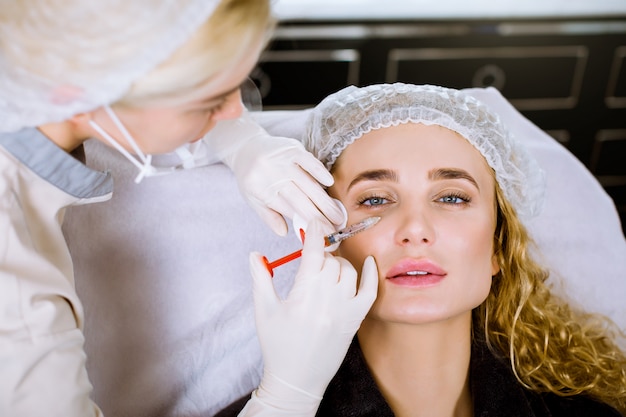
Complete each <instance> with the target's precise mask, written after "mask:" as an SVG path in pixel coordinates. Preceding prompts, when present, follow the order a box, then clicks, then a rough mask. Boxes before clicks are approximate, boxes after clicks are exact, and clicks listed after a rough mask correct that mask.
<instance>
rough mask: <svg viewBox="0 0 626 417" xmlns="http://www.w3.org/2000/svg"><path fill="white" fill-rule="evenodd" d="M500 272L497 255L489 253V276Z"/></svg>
mask: <svg viewBox="0 0 626 417" xmlns="http://www.w3.org/2000/svg"><path fill="white" fill-rule="evenodd" d="M498 272H500V264H498V257H497V256H496V254H495V253H494V254H493V255H491V276H494V275H496V274H497V273H498Z"/></svg>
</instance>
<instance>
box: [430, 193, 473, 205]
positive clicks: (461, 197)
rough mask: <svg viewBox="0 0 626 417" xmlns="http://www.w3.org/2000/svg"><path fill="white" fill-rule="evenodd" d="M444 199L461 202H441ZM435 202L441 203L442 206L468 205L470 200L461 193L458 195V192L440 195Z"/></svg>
mask: <svg viewBox="0 0 626 417" xmlns="http://www.w3.org/2000/svg"><path fill="white" fill-rule="evenodd" d="M444 199H448V200H449V199H457V200H461V202H460V203H459V202H450V201H442V200H444ZM437 201H438V202H440V203H442V204H453V205H454V204H469V203H470V202H471V201H472V198H471V197H470V196H468V195H466V194H463V193H459V192H450V193H447V194H444V195H442V196H441V197H439V198H437Z"/></svg>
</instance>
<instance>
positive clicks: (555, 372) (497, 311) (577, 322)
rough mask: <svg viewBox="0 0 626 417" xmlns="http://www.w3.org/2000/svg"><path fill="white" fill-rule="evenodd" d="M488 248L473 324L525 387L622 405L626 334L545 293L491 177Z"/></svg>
mask: <svg viewBox="0 0 626 417" xmlns="http://www.w3.org/2000/svg"><path fill="white" fill-rule="evenodd" d="M496 202H497V209H498V221H497V226H496V232H495V242H494V249H495V251H496V256H497V259H498V264H499V266H500V272H499V273H498V274H497V275H496V276H494V279H493V284H492V288H491V292H490V294H489V296H488V297H487V299H486V300H485V302H484V303H483V304H481V305H480V306H479V307H477V308H476V309H475V311H474V316H473V325H474V330H475V331H481V330H482V331H483V332H484V334H485V338H486V340H487V344H488V346H489V348H490V349H492V350H494V351H496V352H497V353H499V354H501V355H504V356H505V357H507V358H508V359H509V360H510V362H511V367H512V369H513V371H514V373H515V375H516V377H517V379H518V380H519V382H520V383H521V384H522V385H524V386H525V387H526V388H528V389H530V390H533V391H536V392H552V393H554V394H557V395H560V396H572V395H587V396H589V397H591V398H594V399H596V400H598V401H601V402H604V403H607V404H610V405H612V406H613V407H615V408H617V409H618V410H619V411H620V412H621V413H625V412H626V354H625V353H624V352H623V351H622V350H621V349H620V348H619V346H618V344H617V339H616V337H624V334H623V333H622V332H621V331H620V330H619V329H618V328H617V326H616V325H615V324H614V323H613V322H611V321H610V320H609V319H608V318H605V317H603V316H600V315H597V314H590V313H584V312H581V311H577V310H575V309H574V308H572V307H571V306H569V305H568V304H567V303H566V302H565V301H563V300H561V299H559V298H558V297H556V296H555V295H554V294H552V293H551V291H550V288H549V286H548V285H547V284H546V280H547V278H548V272H547V271H546V270H545V269H543V268H542V267H541V266H540V265H539V264H538V263H536V262H535V260H533V259H532V256H531V254H530V249H531V245H532V244H533V242H532V241H531V239H530V237H529V235H528V232H527V231H526V228H525V227H524V225H523V224H522V223H521V222H520V220H519V219H518V217H517V215H516V213H515V210H514V209H513V207H512V206H511V204H510V203H509V202H508V201H507V200H506V198H505V197H504V195H503V193H502V190H501V189H500V187H499V186H498V184H497V183H496Z"/></svg>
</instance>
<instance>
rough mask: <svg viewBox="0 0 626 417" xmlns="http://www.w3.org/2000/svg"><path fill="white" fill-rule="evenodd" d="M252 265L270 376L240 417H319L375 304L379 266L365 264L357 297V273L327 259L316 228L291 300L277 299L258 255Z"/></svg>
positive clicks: (315, 226) (317, 226)
mask: <svg viewBox="0 0 626 417" xmlns="http://www.w3.org/2000/svg"><path fill="white" fill-rule="evenodd" d="M250 263H251V270H252V275H253V278H254V288H253V289H254V303H255V312H256V323H257V333H258V337H259V341H260V343H261V350H262V352H263V358H264V371H263V377H262V379H261V383H260V385H259V387H258V389H257V390H256V391H255V392H254V393H253V395H252V398H251V400H250V401H249V402H248V404H247V405H246V407H245V408H244V410H243V411H242V412H241V413H240V414H239V416H246V417H252V416H254V417H260V416H274V417H276V416H283V415H284V416H290V417H296V416H298V417H305V416H314V415H315V413H316V411H317V409H318V407H319V403H320V401H321V399H322V395H323V393H324V391H325V390H326V387H327V386H328V383H329V382H330V380H331V379H332V378H333V376H334V375H335V373H336V372H337V370H338V369H339V366H340V365H341V362H342V361H343V359H344V357H345V355H346V352H347V351H348V347H349V346H350V343H351V342H352V339H353V338H354V335H355V334H356V331H357V330H358V328H359V327H360V325H361V322H362V321H363V319H364V317H365V315H366V314H367V312H368V311H369V309H370V307H371V305H372V303H373V302H374V300H375V298H376V293H377V289H378V271H377V268H376V263H375V261H374V258H372V257H368V258H367V259H366V260H365V262H364V264H363V268H362V272H361V280H360V283H359V288H358V292H357V287H356V285H357V272H356V270H355V269H354V267H352V265H351V264H350V263H349V262H348V261H347V260H345V259H343V258H339V257H334V256H332V255H331V254H329V253H327V252H325V251H324V240H323V232H322V228H321V225H320V224H319V223H318V222H313V223H312V224H311V225H310V227H309V229H308V230H307V237H306V240H305V242H304V247H303V252H302V260H301V264H300V269H299V271H298V273H297V275H296V278H295V281H294V285H293V288H292V289H291V291H290V293H289V295H288V297H287V299H286V300H281V299H280V298H279V297H278V295H277V294H276V292H275V290H274V287H273V285H272V279H271V277H270V274H269V273H268V271H267V268H266V266H265V264H264V262H263V261H262V259H261V256H260V255H258V254H252V255H251V258H250Z"/></svg>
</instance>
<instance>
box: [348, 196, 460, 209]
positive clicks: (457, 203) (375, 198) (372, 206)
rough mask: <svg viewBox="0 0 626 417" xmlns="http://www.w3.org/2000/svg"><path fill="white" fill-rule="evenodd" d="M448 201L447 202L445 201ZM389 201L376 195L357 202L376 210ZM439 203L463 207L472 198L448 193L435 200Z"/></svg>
mask: <svg viewBox="0 0 626 417" xmlns="http://www.w3.org/2000/svg"><path fill="white" fill-rule="evenodd" d="M371 200H380V201H379V204H372V203H371ZM445 200H448V201H445ZM449 200H460V202H459V201H449ZM390 201H391V200H390V199H389V198H386V197H382V196H378V195H371V196H367V197H363V198H361V199H359V200H358V201H357V203H358V205H359V206H365V207H368V208H376V207H380V206H383V205H385V204H389V202H390ZM436 201H437V202H439V203H442V204H450V205H464V204H469V203H470V202H471V201H472V198H471V197H470V196H468V195H466V194H464V193H460V192H450V193H447V194H444V195H442V196H440V197H438V198H437V200H436ZM367 202H370V203H369V204H366V203H367Z"/></svg>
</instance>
